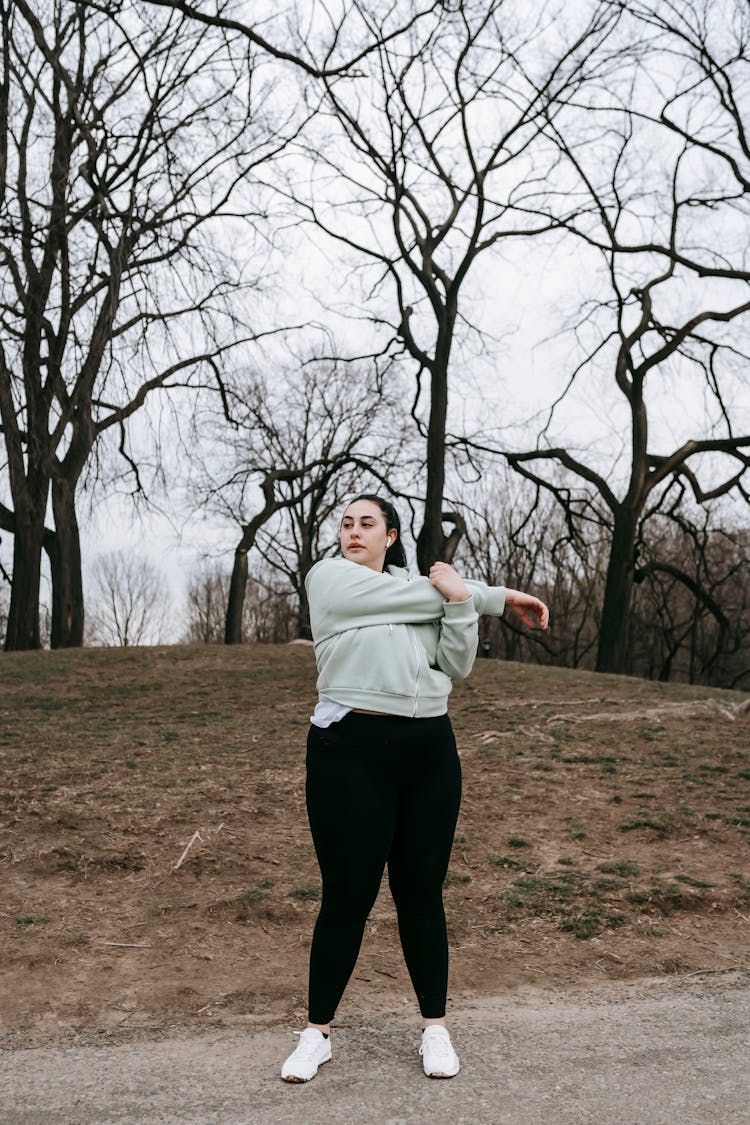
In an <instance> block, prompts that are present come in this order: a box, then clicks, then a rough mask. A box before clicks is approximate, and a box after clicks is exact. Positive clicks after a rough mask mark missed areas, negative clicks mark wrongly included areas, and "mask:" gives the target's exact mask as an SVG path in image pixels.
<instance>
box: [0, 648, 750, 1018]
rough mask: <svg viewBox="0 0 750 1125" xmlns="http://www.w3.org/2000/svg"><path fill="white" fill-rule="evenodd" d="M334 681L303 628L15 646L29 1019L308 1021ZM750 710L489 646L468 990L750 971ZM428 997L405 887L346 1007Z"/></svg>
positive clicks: (10, 895)
mask: <svg viewBox="0 0 750 1125" xmlns="http://www.w3.org/2000/svg"><path fill="white" fill-rule="evenodd" d="M314 685H315V670H314V661H313V654H312V651H311V649H310V648H309V647H307V646H300V645H291V646H259V645H256V646H246V647H241V648H223V647H216V648H206V647H179V646H178V647H168V648H156V649H109V650H97V649H88V650H82V651H70V652H36V653H24V654H13V655H4V656H1V657H0V764H1V769H0V879H1V884H0V885H2V892H0V944H1V947H2V962H1V963H2V969H0V989H2V993H3V996H4V998H5V1002H4V1004H3V1012H2V1019H3V1021H4V1024H5V1028H6V1030H10V1029H14V1028H28V1029H34V1030H35V1031H36V1032H39V1031H44V1030H45V1029H48V1030H50V1031H56V1030H57V1029H59V1028H61V1027H68V1026H71V1025H75V1026H82V1025H86V1026H99V1027H105V1028H113V1027H144V1026H153V1025H158V1026H160V1027H161V1026H164V1025H165V1024H168V1023H174V1022H188V1021H190V1022H194V1021H196V1020H197V1021H203V1020H208V1021H214V1020H217V1019H221V1020H227V1019H232V1018H234V1017H240V1018H245V1019H246V1018H248V1017H249V1016H252V1017H254V1018H258V1019H264V1020H266V1019H267V1020H272V1019H276V1018H283V1019H292V1018H294V1019H299V1018H301V1017H302V1014H303V1013H304V1007H305V990H306V971H307V951H308V945H309V938H310V933H311V929H312V925H313V921H314V918H315V914H316V910H317V900H318V897H319V880H318V872H317V866H316V863H315V858H314V854H313V850H312V844H311V841H310V837H309V832H308V828H307V821H306V818H305V811H304V748H305V736H306V731H307V726H308V720H309V715H310V712H311V709H312V706H313V703H314V700H315V686H314ZM748 702H749V700H748V697H747V696H745V695H742V694H741V693H737V692H721V691H718V690H715V689H706V688H690V687H687V686H685V685H664V684H655V683H648V682H644V681H640V680H632V679H627V678H624V677H615V676H601V675H593V674H590V673H583V672H574V671H566V670H560V669H548V668H546V669H545V668H536V667H529V666H522V665H519V664H508V663H502V662H498V661H490V660H479V661H478V662H477V665H476V667H475V670H474V672H473V673H472V676H471V678H470V679H469V680H468V681H465V682H462V683H459V684H457V685H456V687H455V690H454V693H453V696H452V702H451V714H452V717H453V722H454V727H455V729H456V735H457V739H458V744H459V750H460V753H461V758H462V764H463V771H464V793H465V797H464V804H463V809H462V814H461V819H460V821H459V826H458V836H457V839H456V845H455V848H454V853H453V860H452V864H451V869H450V872H449V875H448V879H447V880H446V892H445V898H446V909H447V913H448V921H449V927H450V931H451V936H452V967H451V982H452V992H453V995H454V996H458V995H459V994H467V993H483V992H498V991H502V990H505V989H512V988H517V987H519V986H523V985H551V986H564V985H566V984H569V983H573V982H582V981H590V980H591V979H593V978H596V979H602V978H607V977H620V978H621V977H630V976H638V975H653V974H664V973H688V972H695V971H698V970H704V969H710V970H712V971H716V970H724V969H731V968H738V967H747V964H748V960H749V958H748V949H750V870H749V868H750V864H749V862H748V855H749V854H750V851H749V845H750V752H749V747H750V710H749V709H748ZM196 833H198V835H195V834H196ZM188 844H190V847H189V849H188V850H187V853H186V854H183V853H185V849H186V848H187V846H188ZM181 857H183V858H182V863H181V864H180V865H179V867H177V866H176V865H177V864H178V861H179V860H180V858H181ZM401 997H406V998H407V1000H408V1003H409V1004H412V1003H413V1001H412V998H411V988H410V985H409V982H408V977H407V975H406V970H405V968H404V966H403V962H402V958H401V952H400V949H399V945H398V937H397V932H396V926H395V916H394V911H393V908H392V904H391V902H390V899H389V897H388V894H387V890H386V889H384V890H383V891H381V895H380V898H379V899H378V902H377V904H376V906H375V908H374V910H373V913H372V916H371V919H370V922H369V923H368V929H367V934H366V937H365V943H364V946H363V951H362V954H361V957H360V961H359V964H358V966H357V969H356V970H355V979H354V981H353V982H352V984H351V985H350V989H349V991H348V992H347V995H346V997H345V1000H344V1004H343V1005H342V1009H341V1012H340V1015H341V1017H342V1018H346V1013H347V1012H353V1011H354V1012H356V1011H357V1010H358V1009H371V1008H373V1007H377V1006H378V1005H379V1004H392V1003H393V1002H394V1000H395V1001H396V1002H398V1001H399V999H400V998H401Z"/></svg>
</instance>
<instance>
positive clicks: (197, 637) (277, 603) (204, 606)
mask: <svg viewBox="0 0 750 1125" xmlns="http://www.w3.org/2000/svg"><path fill="white" fill-rule="evenodd" d="M230 578H231V576H230V574H229V573H227V572H225V571H222V570H221V569H220V568H219V567H218V566H213V567H204V568H203V569H202V570H201V571H199V572H198V573H197V574H196V575H195V576H194V577H193V578H192V580H191V582H190V585H189V588H188V606H187V629H186V633H185V642H186V643H187V644H222V643H223V642H224V633H225V627H226V610H227V601H228V597H229V584H230ZM294 600H295V599H294V592H293V591H292V590H291V589H290V588H286V589H277V588H276V587H275V586H274V584H273V576H272V575H259V576H257V577H251V578H248V581H247V583H246V586H245V597H244V600H243V606H242V637H243V639H244V640H245V641H255V642H259V643H270V644H283V643H285V642H287V641H289V640H291V639H292V637H293V636H294V635H295V626H296V618H297V614H296V610H295V607H294V604H293V603H294Z"/></svg>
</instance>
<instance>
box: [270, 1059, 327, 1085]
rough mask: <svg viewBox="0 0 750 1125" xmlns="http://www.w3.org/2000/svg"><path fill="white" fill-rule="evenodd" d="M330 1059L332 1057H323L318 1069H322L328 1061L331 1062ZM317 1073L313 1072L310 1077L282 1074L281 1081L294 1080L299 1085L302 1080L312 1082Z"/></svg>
mask: <svg viewBox="0 0 750 1125" xmlns="http://www.w3.org/2000/svg"><path fill="white" fill-rule="evenodd" d="M330 1061H331V1060H330V1059H323V1061H322V1062H321V1063H318V1070H320V1068H321V1066H325V1065H326V1063H329V1062H330ZM318 1070H316V1071H315V1074H317V1073H318ZM315 1074H311V1075H310V1077H309V1078H299V1077H298V1076H297V1075H296V1074H282V1075H281V1081H282V1082H294V1083H296V1084H298V1085H299V1083H301V1082H312V1080H313V1078H314V1077H315Z"/></svg>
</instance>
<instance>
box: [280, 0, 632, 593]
mask: <svg viewBox="0 0 750 1125" xmlns="http://www.w3.org/2000/svg"><path fill="white" fill-rule="evenodd" d="M406 7H407V5H399V4H396V5H394V6H393V8H392V9H390V10H389V12H388V14H387V16H385V17H384V15H383V10H382V6H381V5H376V4H370V3H367V2H364V0H358V2H356V3H354V4H353V5H352V8H353V9H354V10H356V12H357V13H358V14H359V16H360V18H361V19H362V20H363V21H364V22H365V23H366V25H367V26H368V27H369V28H370V30H371V35H372V37H373V39H374V38H376V36H375V32H376V30H380V29H383V28H387V27H389V26H390V24H391V23H393V22H395V21H397V20H398V18H399V15H400V13H401V12H402V11H404V10H405V8H406ZM528 8H529V6H528V5H526V4H519V3H515V2H514V0H483V2H477V3H474V2H470V0H457V2H456V3H452V4H440V5H435V6H434V7H433V8H432V10H431V11H430V13H429V14H428V15H425V16H424V18H422V19H421V20H419V21H418V22H416V23H414V24H413V25H411V26H410V27H409V28H408V30H407V31H402V32H400V33H399V34H398V35H397V36H395V37H394V38H387V41H384V42H381V43H379V44H378V46H377V48H376V49H375V50H374V51H373V52H372V53H371V54H369V55H368V56H367V57H366V58H365V59H363V60H362V62H361V64H360V66H359V68H358V69H357V70H356V71H352V72H348V73H344V74H341V75H338V76H336V77H332V76H330V75H328V74H324V75H322V76H321V77H320V78H319V79H318V81H317V84H316V85H315V89H316V90H319V91H321V99H322V100H321V108H320V111H319V113H318V115H317V119H316V120H317V122H318V125H319V129H318V132H317V134H316V133H315V131H312V132H310V133H309V134H307V135H306V137H305V138H304V139H303V140H302V141H301V145H300V147H301V151H302V152H303V153H304V155H305V156H306V157H307V158H308V159H309V161H310V162H312V164H313V166H314V169H315V175H314V176H313V178H312V196H311V197H310V195H309V181H308V178H307V176H306V177H305V179H304V189H302V188H301V187H299V186H298V181H299V179H300V177H299V173H298V169H297V168H296V167H294V166H293V168H292V171H291V172H290V175H289V178H288V184H287V194H288V196H289V197H290V199H292V200H293V201H294V205H295V208H296V209H297V210H298V211H301V212H302V214H303V215H304V216H305V217H306V220H307V222H309V223H310V224H312V226H313V227H314V228H315V229H316V230H318V231H322V232H324V233H325V235H326V236H328V237H330V238H332V239H334V240H336V242H338V244H339V245H340V246H341V247H344V248H346V250H347V251H350V252H352V253H353V255H354V260H355V262H356V264H357V265H358V266H359V267H361V264H362V263H363V262H364V263H367V264H368V265H369V269H368V271H367V273H366V278H367V282H366V284H367V296H366V301H367V309H366V310H365V312H363V313H362V319H363V320H365V321H368V322H370V323H372V324H374V325H375V326H376V327H377V328H378V329H380V330H383V331H385V332H386V334H387V335H388V338H389V344H387V345H386V346H390V347H391V348H392V349H393V351H394V352H395V353H402V354H405V355H406V356H408V357H409V358H410V360H411V361H412V362H413V364H414V367H415V394H414V396H413V401H412V415H413V418H414V420H415V422H416V424H417V426H418V428H419V432H420V434H421V435H422V437H423V439H424V441H425V448H426V454H425V462H426V496H425V506H424V518H423V523H422V527H421V529H420V531H419V535H418V538H417V558H418V563H419V567H420V570H421V571H422V572H423V573H426V572H427V570H428V568H429V566H430V565H431V564H432V563H433V562H434V561H435V559H447V560H449V559H450V558H451V557H452V555H453V552H454V551H455V549H456V546H457V544H458V541H459V539H460V534H461V529H460V525H459V524H457V522H456V513H455V512H451V511H446V510H444V492H445V480H446V476H445V474H446V432H447V430H446V427H447V419H448V407H449V389H450V386H451V372H452V370H453V368H454V365H455V362H456V346H457V344H458V343H460V342H461V341H462V340H463V339H465V338H466V335H467V333H468V332H470V331H471V324H470V322H469V318H468V314H467V308H468V302H467V301H465V300H464V297H463V293H464V291H465V290H467V289H468V279H469V276H470V274H471V273H476V270H477V262H478V260H479V259H480V258H481V257H483V256H489V253H490V252H492V251H493V249H495V250H496V249H497V248H498V246H499V245H500V244H501V242H502V241H503V240H514V239H515V240H517V239H518V238H519V237H527V236H530V235H531V234H534V233H538V232H539V231H544V230H548V229H550V227H551V226H553V225H554V222H553V221H552V220H550V219H549V217H547V218H540V217H539V215H538V213H537V214H536V215H534V216H533V217H532V218H530V219H529V218H528V217H527V216H525V214H524V207H523V204H524V199H525V197H526V196H527V195H529V196H530V197H532V198H533V197H534V195H535V193H536V180H537V178H539V177H543V175H544V171H543V169H542V168H541V166H537V162H538V158H537V142H538V140H539V139H540V137H541V136H542V130H543V129H544V128H545V127H546V125H547V123H548V122H549V121H550V120H552V121H554V119H555V117H556V115H557V113H558V112H559V109H560V107H562V106H563V105H564V104H565V103H566V102H568V101H569V100H570V99H571V98H573V97H574V95H575V94H576V92H577V91H579V90H580V89H581V87H582V86H584V85H585V83H586V82H587V81H588V79H589V77H590V76H591V74H593V73H601V72H602V70H603V69H606V68H607V67H608V66H609V65H618V64H617V61H616V60H615V61H614V62H613V61H612V60H611V59H610V58H608V56H607V54H606V50H605V47H606V43H607V40H608V37H609V36H610V35H611V33H612V30H613V28H614V27H615V25H616V23H617V19H618V13H617V12H616V10H615V9H614V8H613V7H612V5H610V4H608V3H602V4H598V3H587V4H584V5H580V6H575V8H571V6H570V5H556V4H545V5H541V6H538V7H536V6H535V9H534V12H533V13H529V10H528ZM384 38H385V37H384ZM342 142H344V143H345V146H346V147H345V148H344V149H342ZM543 154H544V150H540V156H542V155H543ZM508 297H509V295H508V294H504V295H500V297H499V303H500V305H501V306H502V305H503V303H504V302H507V300H508ZM380 310H384V311H382V312H381V311H380ZM389 310H392V311H389ZM425 385H426V392H427V393H426V397H427V398H428V400H429V402H428V406H427V408H426V412H425V411H423V410H422V405H421V401H420V399H421V397H422V392H423V390H425ZM425 413H426V417H425ZM444 523H449V524H451V525H452V531H451V532H450V533H446V532H445V531H444V529H443V524H444Z"/></svg>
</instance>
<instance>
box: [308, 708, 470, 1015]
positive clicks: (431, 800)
mask: <svg viewBox="0 0 750 1125" xmlns="http://www.w3.org/2000/svg"><path fill="white" fill-rule="evenodd" d="M460 803H461V765H460V762H459V759H458V754H457V753H456V741H455V738H454V737H453V730H452V728H451V724H450V719H449V718H448V716H447V715H440V716H439V717H438V718H435V719H405V718H400V717H399V716H396V715H363V714H360V713H358V712H349V714H348V715H346V716H345V717H344V718H343V719H341V720H340V721H339V722H337V723H334V724H333V725H332V726H330V727H326V728H325V729H321V728H319V727H316V726H311V727H310V733H309V735H308V739H307V812H308V816H309V818H310V829H311V831H312V837H313V842H314V844H315V852H316V854H317V857H318V863H319V864H320V871H321V874H322V876H323V899H322V902H321V906H320V913H319V915H318V920H317V922H316V924H315V931H314V933H313V940H312V949H311V951H310V993H309V1019H310V1022H311V1023H323V1024H324V1023H329V1022H330V1021H331V1019H333V1016H334V1015H335V1012H336V1008H337V1006H338V1003H339V1000H340V999H341V997H342V995H343V993H344V989H345V988H346V985H347V982H348V980H349V977H350V976H351V974H352V971H353V969H354V965H355V963H356V960H357V955H358V953H359V947H360V945H361V942H362V935H363V933H364V928H365V922H366V921H367V916H368V914H369V913H370V910H371V909H372V906H373V904H374V902H375V899H376V898H377V895H378V890H379V888H380V881H381V879H382V876H383V868H384V866H385V864H386V862H387V863H388V881H389V884H390V888H391V894H392V895H393V900H394V902H395V904H396V911H397V913H398V928H399V935H400V937H401V946H402V948H403V951H404V958H405V960H406V965H407V968H408V970H409V975H410V976H411V979H412V984H413V985H414V990H415V992H416V994H417V999H418V1001H419V1008H420V1011H421V1013H422V1015H423V1016H424V1017H425V1018H427V1019H437V1018H439V1017H440V1016H443V1015H444V1014H445V1000H446V992H447V987H448V938H447V934H446V928H445V912H444V910H443V896H442V886H443V880H444V878H445V874H446V871H447V870H448V860H449V858H450V852H451V847H452V844H453V834H454V832H455V828H456V820H457V819H458V809H459V805H460Z"/></svg>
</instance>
